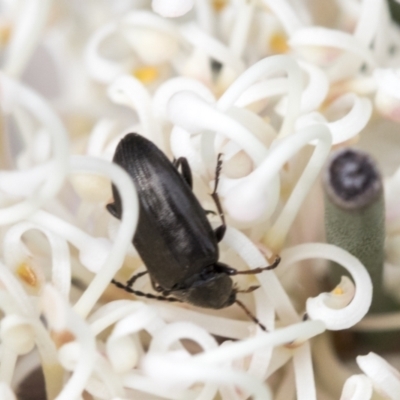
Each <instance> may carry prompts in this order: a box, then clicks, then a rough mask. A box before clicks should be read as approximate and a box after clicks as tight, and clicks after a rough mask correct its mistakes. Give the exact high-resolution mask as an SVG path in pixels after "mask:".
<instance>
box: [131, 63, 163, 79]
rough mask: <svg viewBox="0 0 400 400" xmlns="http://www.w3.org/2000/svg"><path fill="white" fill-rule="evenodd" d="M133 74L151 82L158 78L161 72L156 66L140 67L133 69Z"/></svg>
mask: <svg viewBox="0 0 400 400" xmlns="http://www.w3.org/2000/svg"><path fill="white" fill-rule="evenodd" d="M133 76H134V77H135V78H137V79H139V81H141V82H142V83H151V82H154V81H155V80H156V79H157V78H158V76H159V73H158V69H157V68H156V67H139V68H136V69H135V70H134V71H133Z"/></svg>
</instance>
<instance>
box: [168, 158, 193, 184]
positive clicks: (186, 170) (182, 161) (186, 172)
mask: <svg viewBox="0 0 400 400" xmlns="http://www.w3.org/2000/svg"><path fill="white" fill-rule="evenodd" d="M172 164H173V165H174V167H175V168H176V169H178V170H179V167H181V169H182V172H181V176H182V178H183V180H184V181H185V182H186V183H187V184H188V185H189V187H190V189H193V178H192V170H191V169H190V165H189V163H188V160H187V159H186V158H185V157H179V158H178V159H177V160H175V159H174V160H173V161H172Z"/></svg>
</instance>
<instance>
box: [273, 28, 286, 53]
mask: <svg viewBox="0 0 400 400" xmlns="http://www.w3.org/2000/svg"><path fill="white" fill-rule="evenodd" d="M269 47H270V48H271V50H272V51H273V52H274V53H286V52H287V51H288V50H289V46H288V44H287V40H286V37H285V35H283V34H282V33H280V32H275V33H273V34H272V35H271V37H270V39H269Z"/></svg>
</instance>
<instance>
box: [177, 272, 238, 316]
mask: <svg viewBox="0 0 400 400" xmlns="http://www.w3.org/2000/svg"><path fill="white" fill-rule="evenodd" d="M174 296H177V297H179V298H181V299H182V300H183V301H186V302H188V303H191V304H193V305H195V306H197V307H204V308H214V309H220V308H224V307H228V306H230V305H232V304H233V303H234V302H235V300H236V291H235V290H234V289H233V282H232V280H231V278H230V277H229V276H227V275H226V274H221V273H217V274H214V275H213V276H212V277H211V278H210V279H207V280H202V281H198V282H196V283H195V284H194V285H192V286H191V287H189V288H187V289H185V290H178V291H176V292H174Z"/></svg>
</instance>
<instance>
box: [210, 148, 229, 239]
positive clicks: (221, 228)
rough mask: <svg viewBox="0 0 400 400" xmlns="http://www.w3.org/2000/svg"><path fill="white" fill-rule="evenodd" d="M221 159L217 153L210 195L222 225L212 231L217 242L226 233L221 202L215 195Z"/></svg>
mask: <svg viewBox="0 0 400 400" xmlns="http://www.w3.org/2000/svg"><path fill="white" fill-rule="evenodd" d="M221 157H222V153H219V154H218V158H217V167H216V168H215V183H214V191H213V192H212V193H211V197H212V199H213V200H214V203H215V205H216V207H217V210H218V215H219V216H220V218H221V221H222V225H221V226H219V227H218V228H217V229H215V230H214V233H215V238H216V239H217V242H220V241H221V240H222V238H223V237H224V235H225V231H226V222H225V215H224V211H223V210H222V206H221V202H220V200H219V196H218V193H217V188H218V183H219V176H220V174H221V168H222V160H221Z"/></svg>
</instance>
